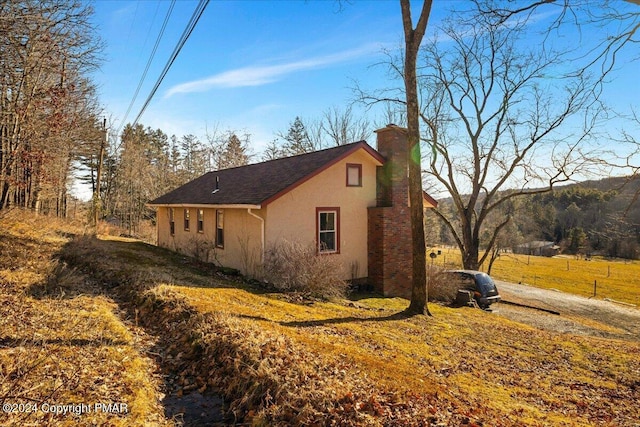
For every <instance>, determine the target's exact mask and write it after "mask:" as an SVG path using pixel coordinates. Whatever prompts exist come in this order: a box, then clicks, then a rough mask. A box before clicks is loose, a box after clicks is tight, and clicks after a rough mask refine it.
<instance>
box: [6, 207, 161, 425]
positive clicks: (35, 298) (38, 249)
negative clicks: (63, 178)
mask: <svg viewBox="0 0 640 427" xmlns="http://www.w3.org/2000/svg"><path fill="white" fill-rule="evenodd" d="M83 231H84V230H83V227H82V226H80V225H78V224H70V223H65V222H62V221H57V220H55V219H52V218H42V217H34V216H32V215H31V214H29V213H25V212H22V211H11V212H9V213H7V212H2V216H1V217H0V403H2V404H3V406H2V408H3V410H2V412H0V425H15V426H27V425H60V426H65V425H68V426H76V425H111V426H130V425H140V426H142V425H150V424H152V425H166V424H168V423H167V422H166V421H165V420H164V414H163V412H162V407H161V406H160V405H159V392H158V389H159V381H158V378H157V376H156V375H155V374H154V372H153V366H152V365H151V364H150V362H149V359H147V358H146V357H144V356H143V355H142V354H141V352H140V349H141V348H144V347H145V346H147V345H149V343H146V342H141V339H142V336H143V335H140V336H139V335H137V334H135V333H134V332H132V331H135V328H133V327H127V326H126V325H125V324H124V323H123V322H122V320H121V319H120V318H119V317H118V307H117V306H116V304H115V303H114V302H113V301H112V300H111V299H110V298H109V297H108V296H106V295H103V293H102V292H101V291H100V289H99V288H98V287H97V286H96V285H95V284H93V283H91V280H90V278H88V277H85V276H84V275H82V274H81V273H79V272H78V271H75V270H74V269H72V268H68V267H67V266H65V265H64V264H63V263H62V262H60V261H58V260H57V259H56V257H55V255H56V253H57V252H58V251H59V250H61V248H62V247H63V246H64V245H65V244H66V243H68V241H69V240H70V235H71V234H76V233H82V232H83ZM100 403H104V404H111V403H123V404H126V412H125V407H124V406H117V407H111V408H107V407H104V408H100V407H99V408H96V406H95V404H100ZM77 404H86V405H88V406H87V407H88V408H89V409H88V410H87V409H86V408H85V409H82V407H78V406H77ZM58 405H71V406H67V407H66V410H67V411H74V410H75V411H78V412H79V411H84V413H82V414H74V413H67V414H57V413H55V412H56V411H64V410H65V408H64V406H58ZM115 408H117V409H118V410H122V412H123V413H117V412H105V410H109V411H112V410H113V409H115ZM103 409H104V410H103Z"/></svg>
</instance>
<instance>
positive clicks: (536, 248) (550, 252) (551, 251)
mask: <svg viewBox="0 0 640 427" xmlns="http://www.w3.org/2000/svg"><path fill="white" fill-rule="evenodd" d="M513 253H515V254H521V255H537V256H546V257H552V256H554V255H558V253H560V246H558V245H556V244H555V242H549V241H543V240H534V241H531V242H527V243H523V244H521V245H518V246H515V247H514V248H513Z"/></svg>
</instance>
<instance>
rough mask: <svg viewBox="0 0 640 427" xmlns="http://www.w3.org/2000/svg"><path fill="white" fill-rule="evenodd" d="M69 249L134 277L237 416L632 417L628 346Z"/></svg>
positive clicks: (633, 364)
mask: <svg viewBox="0 0 640 427" xmlns="http://www.w3.org/2000/svg"><path fill="white" fill-rule="evenodd" d="M91 254H93V255H91ZM75 256H76V258H77V259H79V260H85V261H84V262H86V263H87V264H84V265H86V266H89V265H91V266H93V267H92V268H94V269H97V271H102V272H103V273H102V274H104V275H106V276H109V277H111V276H114V275H120V276H119V277H121V279H118V280H124V279H123V278H125V277H128V276H129V277H134V276H136V275H137V277H140V276H144V277H146V278H147V279H146V280H145V289H146V290H145V293H144V295H145V296H144V298H143V302H142V303H141V304H142V305H141V307H143V308H144V310H143V312H144V313H145V315H146V316H148V317H149V318H150V319H151V320H152V323H154V324H162V325H165V326H164V327H166V328H167V329H170V330H176V331H178V332H179V333H180V334H183V335H185V340H184V342H183V344H182V345H183V349H184V355H183V357H184V358H189V357H192V359H193V366H192V367H190V368H189V369H190V370H191V371H193V372H195V373H196V375H199V376H201V377H203V378H201V379H200V380H201V381H204V382H205V385H208V386H211V387H216V389H217V390H218V391H219V392H221V393H223V394H224V395H225V396H226V397H227V399H228V401H229V402H230V408H231V411H232V412H233V414H234V416H235V417H236V419H240V420H244V421H245V422H250V423H254V424H256V425H283V426H284V425H317V424H320V425H323V424H337V425H463V424H466V425H491V426H512V425H528V426H547V425H559V426H637V421H638V419H640V407H638V405H637V401H638V398H640V343H637V342H631V341H617V340H607V339H601V338H593V337H585V336H578V335H571V334H562V333H554V332H549V331H542V330H538V329H535V328H533V327H530V326H526V325H523V324H519V323H515V322H511V321H509V320H506V319H504V318H501V317H498V316H494V315H492V314H491V313H486V312H483V311H481V310H477V309H471V308H461V309H453V308H447V307H442V306H438V305H434V304H432V305H431V311H432V312H433V314H434V316H433V317H425V316H416V317H411V318H406V317H405V316H403V315H402V310H403V309H404V308H405V307H406V305H407V302H406V301H404V300H401V299H383V298H372V297H370V296H362V298H360V299H357V298H354V299H353V300H352V301H344V300H342V301H339V300H338V301H333V302H321V301H311V302H310V301H304V300H301V299H298V298H295V297H291V296H288V297H287V296H283V295H281V294H269V293H265V292H262V291H260V290H259V289H257V288H252V287H251V286H248V285H244V284H242V283H240V282H237V281H231V280H227V279H224V278H220V277H219V276H215V275H211V273H210V271H206V270H203V271H198V270H197V269H194V268H193V266H192V265H191V264H189V263H188V262H187V260H186V259H181V258H180V257H178V256H175V255H171V254H169V253H167V252H166V251H163V250H160V249H157V248H153V247H150V246H145V245H141V244H139V243H130V242H123V241H114V240H109V241H105V240H93V241H85V242H82V243H81V244H80V243H79V246H78V248H77V249H76V255H75ZM134 262H135V264H134ZM116 268H117V269H118V270H115V269H116ZM110 269H111V270H110ZM127 269H130V271H127ZM109 271H111V273H109ZM169 318H171V319H173V320H172V321H171V322H169V321H168V320H167V319H169ZM185 328H186V329H185ZM187 332H188V333H187ZM189 354H192V355H193V356H189Z"/></svg>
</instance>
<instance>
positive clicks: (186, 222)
mask: <svg viewBox="0 0 640 427" xmlns="http://www.w3.org/2000/svg"><path fill="white" fill-rule="evenodd" d="M184 231H189V209H185V210H184Z"/></svg>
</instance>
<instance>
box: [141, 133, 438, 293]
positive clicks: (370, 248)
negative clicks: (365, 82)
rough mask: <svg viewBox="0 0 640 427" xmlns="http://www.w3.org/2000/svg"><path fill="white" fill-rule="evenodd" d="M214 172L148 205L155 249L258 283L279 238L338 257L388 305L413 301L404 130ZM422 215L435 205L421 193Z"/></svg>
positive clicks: (347, 272) (348, 274)
mask: <svg viewBox="0 0 640 427" xmlns="http://www.w3.org/2000/svg"><path fill="white" fill-rule="evenodd" d="M376 134H377V150H374V149H373V148H372V147H371V146H369V145H368V144H367V143H366V142H365V141H360V142H354V143H351V144H347V145H342V146H338V147H334V148H329V149H325V150H320V151H316V152H312V153H307V154H302V155H298V156H293V157H287V158H282V159H277V160H270V161H266V162H263V163H256V164H252V165H247V166H241V167H236V168H230V169H225V170H219V171H214V172H209V173H207V174H205V175H203V176H201V177H199V178H196V179H195V180H193V181H191V182H189V183H187V184H185V185H183V186H181V187H179V188H176V189H175V190H173V191H171V192H169V193H167V194H165V195H163V196H161V197H158V198H157V199H155V200H153V201H151V202H149V206H151V207H153V208H155V209H157V233H158V245H159V246H163V247H166V248H169V249H172V250H176V251H179V252H183V253H189V254H191V255H196V254H197V255H200V256H201V257H203V258H204V259H206V260H208V261H215V262H217V263H219V264H221V265H224V266H227V267H232V268H236V269H239V270H240V271H241V272H243V273H244V274H248V275H255V274H257V272H259V267H260V265H261V264H262V262H263V261H264V255H265V249H267V248H269V247H270V245H274V244H276V243H277V242H278V241H281V240H282V239H287V240H294V241H299V242H302V243H308V244H310V245H315V247H316V248H317V251H318V253H319V254H320V255H328V256H335V257H339V259H340V261H341V262H340V264H341V265H342V266H343V272H342V273H343V278H344V279H348V280H356V279H358V280H367V281H368V283H370V284H371V285H373V287H374V289H376V290H377V291H379V292H381V293H383V294H384V295H387V296H404V297H408V296H410V294H411V265H412V262H411V259H412V257H411V223H410V216H409V193H408V176H407V139H406V130H405V129H403V128H400V127H397V126H395V125H389V126H387V127H385V128H382V129H379V130H377V131H376ZM424 205H425V207H434V206H436V205H437V202H436V201H435V200H434V199H432V198H431V197H430V196H429V195H427V194H426V193H425V197H424Z"/></svg>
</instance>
